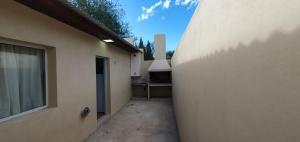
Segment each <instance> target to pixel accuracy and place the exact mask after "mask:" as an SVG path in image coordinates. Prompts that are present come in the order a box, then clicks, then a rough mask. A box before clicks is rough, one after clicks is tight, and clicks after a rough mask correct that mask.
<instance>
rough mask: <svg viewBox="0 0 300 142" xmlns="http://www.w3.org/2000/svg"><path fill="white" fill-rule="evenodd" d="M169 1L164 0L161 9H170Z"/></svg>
mask: <svg viewBox="0 0 300 142" xmlns="http://www.w3.org/2000/svg"><path fill="white" fill-rule="evenodd" d="M170 3H171V0H166V1H165V2H164V5H163V8H165V9H168V8H169V7H170Z"/></svg>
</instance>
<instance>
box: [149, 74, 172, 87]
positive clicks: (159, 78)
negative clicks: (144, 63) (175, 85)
mask: <svg viewBox="0 0 300 142" xmlns="http://www.w3.org/2000/svg"><path fill="white" fill-rule="evenodd" d="M149 73H150V74H149V76H150V83H168V84H171V82H172V76H171V72H170V71H160V72H149Z"/></svg>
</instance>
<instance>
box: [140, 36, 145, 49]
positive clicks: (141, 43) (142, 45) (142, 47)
mask: <svg viewBox="0 0 300 142" xmlns="http://www.w3.org/2000/svg"><path fill="white" fill-rule="evenodd" d="M139 48H141V49H145V45H144V42H143V39H142V38H140V43H139Z"/></svg>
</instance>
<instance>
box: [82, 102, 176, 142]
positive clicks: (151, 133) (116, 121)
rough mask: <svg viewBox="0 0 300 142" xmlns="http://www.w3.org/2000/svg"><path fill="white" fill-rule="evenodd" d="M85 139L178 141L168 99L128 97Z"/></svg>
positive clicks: (91, 141) (98, 141) (95, 141)
mask: <svg viewBox="0 0 300 142" xmlns="http://www.w3.org/2000/svg"><path fill="white" fill-rule="evenodd" d="M86 142H179V140H178V133H177V127H176V122H175V116H174V111H173V108H172V103H171V99H152V100H151V101H147V100H137V99H135V100H131V101H130V102H129V103H128V104H127V105H126V106H125V107H124V108H123V109H121V110H120V111H119V112H117V113H116V114H115V115H113V116H112V117H111V118H110V119H108V120H106V121H105V122H104V123H101V125H100V126H99V127H98V130H97V131H96V132H95V133H94V134H93V135H92V136H90V137H89V138H88V139H87V140H86Z"/></svg>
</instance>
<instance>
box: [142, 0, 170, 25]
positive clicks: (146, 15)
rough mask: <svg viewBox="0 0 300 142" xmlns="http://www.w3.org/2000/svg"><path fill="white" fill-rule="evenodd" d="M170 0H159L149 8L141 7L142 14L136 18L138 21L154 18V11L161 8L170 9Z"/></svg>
mask: <svg viewBox="0 0 300 142" xmlns="http://www.w3.org/2000/svg"><path fill="white" fill-rule="evenodd" d="M171 2H172V0H164V2H163V1H162V0H159V1H158V2H157V3H155V4H154V5H152V6H150V7H149V8H146V7H144V6H143V7H142V10H143V11H142V14H141V15H140V16H139V17H138V19H137V20H138V21H144V20H147V19H148V18H149V17H151V16H154V12H155V9H156V8H158V7H160V6H162V8H163V9H168V8H169V7H170V4H171Z"/></svg>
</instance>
